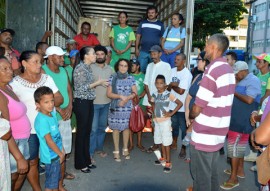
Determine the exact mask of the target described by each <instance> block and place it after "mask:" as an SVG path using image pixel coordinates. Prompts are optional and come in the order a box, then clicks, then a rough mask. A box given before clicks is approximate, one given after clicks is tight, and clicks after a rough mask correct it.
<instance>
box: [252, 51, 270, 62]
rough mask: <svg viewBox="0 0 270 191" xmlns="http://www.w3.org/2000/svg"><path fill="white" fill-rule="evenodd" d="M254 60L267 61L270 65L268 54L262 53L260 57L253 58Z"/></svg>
mask: <svg viewBox="0 0 270 191" xmlns="http://www.w3.org/2000/svg"><path fill="white" fill-rule="evenodd" d="M253 58H254V59H259V60H265V61H266V62H268V63H269V64H270V55H268V54H266V53H262V54H260V55H259V56H255V55H254V56H253Z"/></svg>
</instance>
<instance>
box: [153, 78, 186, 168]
mask: <svg viewBox="0 0 270 191" xmlns="http://www.w3.org/2000/svg"><path fill="white" fill-rule="evenodd" d="M155 85H156V88H157V92H156V93H154V94H153V95H152V98H151V102H153V110H154V119H153V120H154V123H155V132H154V142H155V144H161V150H162V157H161V158H160V159H159V160H158V161H155V164H156V165H160V164H162V165H163V164H165V167H164V169H163V171H164V172H165V173H170V172H171V168H172V163H171V153H170V150H171V148H170V145H171V144H172V131H171V130H172V128H171V116H172V115H173V114H174V113H175V112H177V111H178V110H179V109H180V107H182V105H183V103H182V102H181V101H180V100H178V99H176V98H175V96H174V95H173V94H171V93H170V92H169V91H167V90H166V88H167V86H166V81H165V77H164V76H163V75H158V76H157V77H156V81H155ZM170 101H173V102H175V103H176V105H177V106H176V107H175V109H174V110H173V111H170V110H169V103H170Z"/></svg>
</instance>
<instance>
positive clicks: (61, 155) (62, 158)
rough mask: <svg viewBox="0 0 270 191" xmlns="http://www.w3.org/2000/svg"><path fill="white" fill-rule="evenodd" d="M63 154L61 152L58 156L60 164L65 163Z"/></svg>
mask: <svg viewBox="0 0 270 191" xmlns="http://www.w3.org/2000/svg"><path fill="white" fill-rule="evenodd" d="M65 155H66V154H65V152H61V154H60V155H59V158H60V164H62V163H63V162H64V161H65Z"/></svg>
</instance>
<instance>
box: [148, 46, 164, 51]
mask: <svg viewBox="0 0 270 191" xmlns="http://www.w3.org/2000/svg"><path fill="white" fill-rule="evenodd" d="M149 52H162V49H161V47H160V46H159V45H154V46H152V47H151V48H150V50H149Z"/></svg>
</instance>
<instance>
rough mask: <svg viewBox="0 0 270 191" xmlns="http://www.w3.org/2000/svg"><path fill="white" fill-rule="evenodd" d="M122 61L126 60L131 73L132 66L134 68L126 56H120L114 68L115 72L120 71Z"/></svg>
mask: <svg viewBox="0 0 270 191" xmlns="http://www.w3.org/2000/svg"><path fill="white" fill-rule="evenodd" d="M121 61H125V62H126V63H127V65H128V73H129V74H130V73H131V68H132V64H131V62H130V61H128V60H127V59H124V58H120V59H119V60H118V61H117V62H116V63H115V65H114V70H115V72H118V71H119V63H120V62H121Z"/></svg>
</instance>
